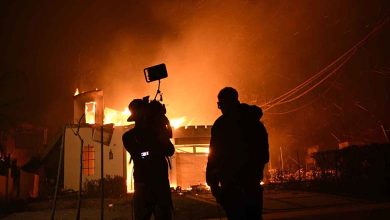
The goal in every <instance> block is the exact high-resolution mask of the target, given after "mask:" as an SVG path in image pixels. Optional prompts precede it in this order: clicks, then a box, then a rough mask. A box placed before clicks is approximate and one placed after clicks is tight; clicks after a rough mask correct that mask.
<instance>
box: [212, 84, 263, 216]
mask: <svg viewBox="0 0 390 220" xmlns="http://www.w3.org/2000/svg"><path fill="white" fill-rule="evenodd" d="M218 108H219V109H220V110H221V112H222V115H221V116H220V117H219V118H218V119H217V120H216V121H215V123H214V125H213V127H212V128H211V141H210V153H209V156H208V162H207V169H206V181H207V184H208V185H209V186H210V187H211V191H212V193H213V195H214V196H215V198H216V200H217V202H218V203H219V204H221V206H222V207H223V208H224V210H225V211H226V214H227V217H228V219H229V220H235V219H240V220H244V219H262V209H263V190H262V187H261V185H260V182H261V180H262V178H263V169H264V166H265V164H266V163H267V162H268V160H269V152H268V134H267V131H266V129H265V127H264V125H263V124H262V123H261V122H260V118H261V117H262V115H263V113H262V110H261V109H260V108H259V107H257V106H254V105H251V106H250V105H247V104H241V103H240V102H239V100H238V93H237V91H236V90H235V89H233V88H231V87H225V88H223V89H222V90H221V91H220V92H219V94H218Z"/></svg>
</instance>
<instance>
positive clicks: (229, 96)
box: [218, 87, 240, 115]
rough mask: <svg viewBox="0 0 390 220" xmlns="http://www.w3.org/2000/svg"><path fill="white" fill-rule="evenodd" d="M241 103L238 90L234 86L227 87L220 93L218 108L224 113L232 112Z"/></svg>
mask: <svg viewBox="0 0 390 220" xmlns="http://www.w3.org/2000/svg"><path fill="white" fill-rule="evenodd" d="M239 104H240V101H239V100H238V92H237V90H235V89H234V88H232V87H225V88H223V89H222V90H221V91H219V93H218V108H219V109H220V110H221V112H222V114H224V115H225V114H230V113H231V112H233V111H234V110H235V109H236V108H237V107H238V106H239Z"/></svg>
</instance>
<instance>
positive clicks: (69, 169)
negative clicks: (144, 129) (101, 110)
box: [64, 127, 126, 190]
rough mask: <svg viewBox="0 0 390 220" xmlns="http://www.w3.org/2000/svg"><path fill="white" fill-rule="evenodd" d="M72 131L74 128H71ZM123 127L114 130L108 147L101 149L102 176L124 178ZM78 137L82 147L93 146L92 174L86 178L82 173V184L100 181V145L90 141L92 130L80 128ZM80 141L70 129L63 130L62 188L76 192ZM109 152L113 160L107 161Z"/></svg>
mask: <svg viewBox="0 0 390 220" xmlns="http://www.w3.org/2000/svg"><path fill="white" fill-rule="evenodd" d="M73 129H74V130H75V129H76V128H73ZM124 131H125V128H124V127H118V128H114V133H113V136H112V139H111V143H110V146H105V145H104V147H103V155H104V176H106V175H111V176H115V175H117V176H122V177H124V178H125V177H126V174H125V172H126V168H125V167H124V166H125V162H124V161H125V150H124V148H123V144H122V134H123V133H124ZM80 135H81V137H82V138H83V139H84V146H87V145H93V146H94V150H95V153H94V158H95V162H94V163H95V164H94V165H95V166H94V174H93V175H90V176H86V175H85V174H84V173H83V182H85V180H87V179H88V180H97V179H100V165H101V157H100V155H101V151H100V149H101V144H100V143H98V142H95V141H93V140H92V128H90V127H82V128H80ZM80 145H81V144H80V140H79V138H78V137H77V136H75V135H74V133H73V131H72V129H71V128H67V129H66V130H65V148H64V188H65V189H74V190H78V187H79V175H80V147H81V146H80ZM110 150H111V151H112V153H113V159H111V160H110V159H109V152H110Z"/></svg>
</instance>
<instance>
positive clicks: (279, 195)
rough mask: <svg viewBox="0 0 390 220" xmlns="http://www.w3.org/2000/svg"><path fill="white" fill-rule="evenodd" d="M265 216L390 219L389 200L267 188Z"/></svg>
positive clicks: (210, 199)
mask: <svg viewBox="0 0 390 220" xmlns="http://www.w3.org/2000/svg"><path fill="white" fill-rule="evenodd" d="M197 197H198V199H200V200H205V201H207V202H214V200H213V199H212V198H210V195H199V196H197ZM263 217H264V219H265V220H271V219H297V220H298V219H316V220H318V219H324V220H325V219H332V220H334V219H354V220H356V219H359V220H363V219H389V218H390V202H372V201H367V200H363V199H355V198H350V197H344V196H336V195H330V194H321V193H311V192H296V191H295V192H294V191H267V192H266V193H265V194H264V215H263ZM218 219H226V218H218Z"/></svg>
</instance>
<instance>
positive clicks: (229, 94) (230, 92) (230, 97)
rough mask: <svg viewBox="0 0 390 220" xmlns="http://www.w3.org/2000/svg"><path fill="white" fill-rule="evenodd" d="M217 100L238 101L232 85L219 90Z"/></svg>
mask: <svg viewBox="0 0 390 220" xmlns="http://www.w3.org/2000/svg"><path fill="white" fill-rule="evenodd" d="M218 100H220V101H229V102H234V101H238V92H237V90H235V89H234V88H232V87H225V88H223V89H221V91H219V93H218Z"/></svg>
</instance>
